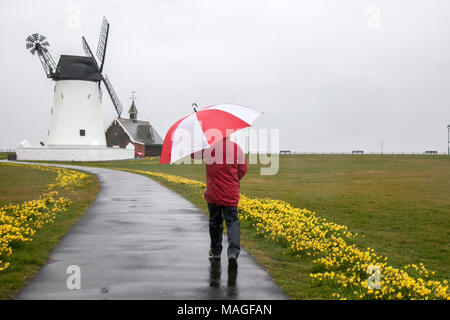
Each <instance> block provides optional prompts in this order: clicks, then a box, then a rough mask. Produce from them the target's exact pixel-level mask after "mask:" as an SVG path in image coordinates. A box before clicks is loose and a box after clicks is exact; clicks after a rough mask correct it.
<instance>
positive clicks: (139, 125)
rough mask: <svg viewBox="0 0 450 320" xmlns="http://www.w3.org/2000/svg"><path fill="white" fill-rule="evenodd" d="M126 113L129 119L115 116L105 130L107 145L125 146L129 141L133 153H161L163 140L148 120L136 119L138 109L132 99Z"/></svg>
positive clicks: (150, 154)
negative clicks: (132, 147)
mask: <svg viewBox="0 0 450 320" xmlns="http://www.w3.org/2000/svg"><path fill="white" fill-rule="evenodd" d="M128 113H129V115H130V118H129V119H125V118H116V119H115V120H114V121H113V122H112V123H111V125H110V126H109V127H108V129H107V130H106V144H107V146H108V147H119V148H126V147H127V146H128V147H129V144H130V143H131V144H132V145H133V146H134V151H135V154H137V153H138V152H139V153H142V154H143V155H144V156H159V155H161V148H162V144H163V140H162V138H161V136H160V135H159V134H158V132H156V130H155V128H153V126H152V125H151V124H150V122H148V121H143V120H138V119H137V114H138V111H137V108H136V105H135V103H134V100H133V103H132V104H131V107H130V110H129V111H128Z"/></svg>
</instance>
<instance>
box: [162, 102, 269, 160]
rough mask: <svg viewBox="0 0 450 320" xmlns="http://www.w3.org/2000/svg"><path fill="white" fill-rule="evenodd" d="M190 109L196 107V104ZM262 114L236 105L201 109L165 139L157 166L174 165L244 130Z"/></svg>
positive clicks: (185, 119)
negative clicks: (161, 164) (159, 164)
mask: <svg viewBox="0 0 450 320" xmlns="http://www.w3.org/2000/svg"><path fill="white" fill-rule="evenodd" d="M193 106H197V105H196V104H195V103H194V104H193ZM260 115H262V112H259V111H256V110H253V109H251V108H249V107H245V106H241V105H238V104H219V105H215V106H209V107H204V108H202V109H200V110H197V109H196V108H195V107H194V112H193V113H191V114H189V115H187V116H185V117H183V118H181V119H180V120H178V121H177V122H175V123H174V124H173V125H172V126H171V127H170V129H169V131H168V132H167V134H166V137H165V138H164V143H163V146H162V150H161V158H160V161H159V163H171V164H172V163H174V162H175V161H177V160H179V159H181V158H184V157H185V156H188V155H190V154H191V153H193V152H196V151H200V150H203V149H206V148H209V147H210V146H211V145H212V144H214V142H216V141H218V140H220V139H223V138H225V137H227V136H229V135H230V134H232V133H233V132H236V131H238V130H240V129H244V128H247V127H249V126H251V125H252V123H253V122H254V121H255V120H256V118H258V117H259V116H260Z"/></svg>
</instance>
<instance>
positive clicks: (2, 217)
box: [0, 163, 87, 272]
mask: <svg viewBox="0 0 450 320" xmlns="http://www.w3.org/2000/svg"><path fill="white" fill-rule="evenodd" d="M1 165H8V166H16V167H24V166H27V167H32V168H35V169H38V170H43V171H51V172H55V173H56V174H57V177H56V179H55V183H54V184H50V185H48V191H47V192H45V193H43V194H42V195H41V196H40V197H39V199H37V200H31V201H26V202H23V203H19V204H12V203H11V204H7V205H4V206H3V207H1V208H0V272H1V271H3V270H5V269H7V268H8V267H9V265H10V263H9V262H8V261H7V259H8V257H9V256H11V254H13V249H14V247H16V246H19V245H20V244H22V243H27V242H31V241H33V235H34V234H35V233H36V232H37V231H38V230H40V229H42V228H43V227H44V225H45V224H48V223H52V222H54V221H55V218H56V215H58V214H60V213H62V212H64V211H66V208H67V207H68V206H69V205H70V204H71V203H72V201H71V200H70V199H69V198H67V197H65V196H60V195H59V193H58V191H56V190H55V189H56V188H63V189H64V190H67V191H71V192H74V190H73V188H74V187H75V186H81V185H82V184H83V183H84V179H85V178H87V174H84V173H82V172H78V171H75V170H69V169H65V168H54V167H48V166H41V165H24V164H19V163H2V164H1Z"/></svg>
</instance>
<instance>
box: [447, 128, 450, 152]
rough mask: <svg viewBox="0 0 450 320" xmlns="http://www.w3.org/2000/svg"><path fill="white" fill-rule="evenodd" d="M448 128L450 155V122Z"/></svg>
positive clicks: (449, 150) (449, 149)
mask: <svg viewBox="0 0 450 320" xmlns="http://www.w3.org/2000/svg"><path fill="white" fill-rule="evenodd" d="M447 129H448V155H449V156H450V124H449V125H448V126H447Z"/></svg>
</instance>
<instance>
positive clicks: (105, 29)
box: [97, 17, 109, 72]
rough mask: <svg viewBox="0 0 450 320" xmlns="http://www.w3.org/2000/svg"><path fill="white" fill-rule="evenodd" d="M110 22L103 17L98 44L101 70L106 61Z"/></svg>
mask: <svg viewBox="0 0 450 320" xmlns="http://www.w3.org/2000/svg"><path fill="white" fill-rule="evenodd" d="M108 33H109V22H108V20H106V18H105V17H103V22H102V28H101V30H100V37H99V39H98V45H97V58H98V59H99V61H100V72H102V70H103V63H104V62H105V53H106V44H107V42H108Z"/></svg>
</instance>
